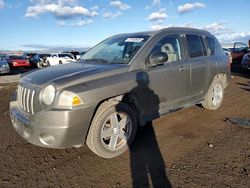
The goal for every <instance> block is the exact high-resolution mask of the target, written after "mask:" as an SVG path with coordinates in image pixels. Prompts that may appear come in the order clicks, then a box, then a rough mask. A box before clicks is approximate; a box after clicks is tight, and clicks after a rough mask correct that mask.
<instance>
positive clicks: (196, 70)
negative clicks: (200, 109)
mask: <svg viewBox="0 0 250 188" xmlns="http://www.w3.org/2000/svg"><path fill="white" fill-rule="evenodd" d="M186 44H187V49H188V51H187V58H188V61H189V63H190V68H191V74H190V84H191V85H190V94H189V96H190V100H191V101H192V102H193V101H197V102H198V101H199V100H200V99H201V97H203V96H204V94H205V93H206V92H207V88H208V87H209V84H210V75H211V71H212V70H211V69H212V67H213V66H216V65H213V62H214V60H213V57H212V56H210V55H209V52H208V50H207V47H206V45H207V44H206V42H205V37H203V36H200V35H195V34H187V35H186Z"/></svg>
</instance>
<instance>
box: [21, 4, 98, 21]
mask: <svg viewBox="0 0 250 188" xmlns="http://www.w3.org/2000/svg"><path fill="white" fill-rule="evenodd" d="M33 1H34V0H33ZM36 2H38V4H35V5H34V6H29V7H28V8H27V10H26V14H25V17H32V18H35V17H38V16H40V15H42V14H45V13H51V14H52V15H54V16H55V17H56V18H58V19H61V20H62V19H73V18H76V17H94V16H97V15H98V13H97V12H96V11H94V10H93V11H91V10H89V9H87V8H85V7H82V6H77V5H75V6H69V5H64V3H65V2H67V4H68V3H74V2H75V0H70V1H66V0H58V1H57V4H56V3H51V1H50V0H36Z"/></svg>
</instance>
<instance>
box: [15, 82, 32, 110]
mask: <svg viewBox="0 0 250 188" xmlns="http://www.w3.org/2000/svg"><path fill="white" fill-rule="evenodd" d="M34 97H35V90H32V89H29V88H27V87H23V86H21V85H19V86H18V89H17V100H18V105H19V106H20V108H21V109H23V110H24V111H26V112H28V113H31V114H34Z"/></svg>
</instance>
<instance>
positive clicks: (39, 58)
mask: <svg viewBox="0 0 250 188" xmlns="http://www.w3.org/2000/svg"><path fill="white" fill-rule="evenodd" d="M50 56H51V54H48V53H43V54H36V55H35V56H33V57H32V58H31V59H30V63H31V65H32V66H33V67H36V68H42V67H47V66H48V63H47V62H46V60H47V57H50Z"/></svg>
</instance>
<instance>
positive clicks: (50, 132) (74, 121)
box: [10, 101, 94, 148]
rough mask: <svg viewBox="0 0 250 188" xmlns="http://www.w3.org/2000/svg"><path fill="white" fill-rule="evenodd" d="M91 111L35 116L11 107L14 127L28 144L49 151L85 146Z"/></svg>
mask: <svg viewBox="0 0 250 188" xmlns="http://www.w3.org/2000/svg"><path fill="white" fill-rule="evenodd" d="M93 112H94V107H77V108H75V109H71V110H59V109H50V110H48V111H42V112H39V113H36V114H34V115H31V114H28V113H26V112H24V111H23V110H21V109H20V108H19V107H18V105H17V101H14V102H11V103H10V117H11V122H12V125H13V127H14V128H15V129H16V131H17V132H18V133H19V134H20V135H21V136H22V137H23V138H24V139H25V140H27V141H28V142H30V143H32V144H34V145H37V146H41V147H49V148H66V147H74V146H75V147H79V146H81V145H83V144H84V142H85V139H86V136H87V132H88V129H89V125H90V123H91V118H92V115H93Z"/></svg>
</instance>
